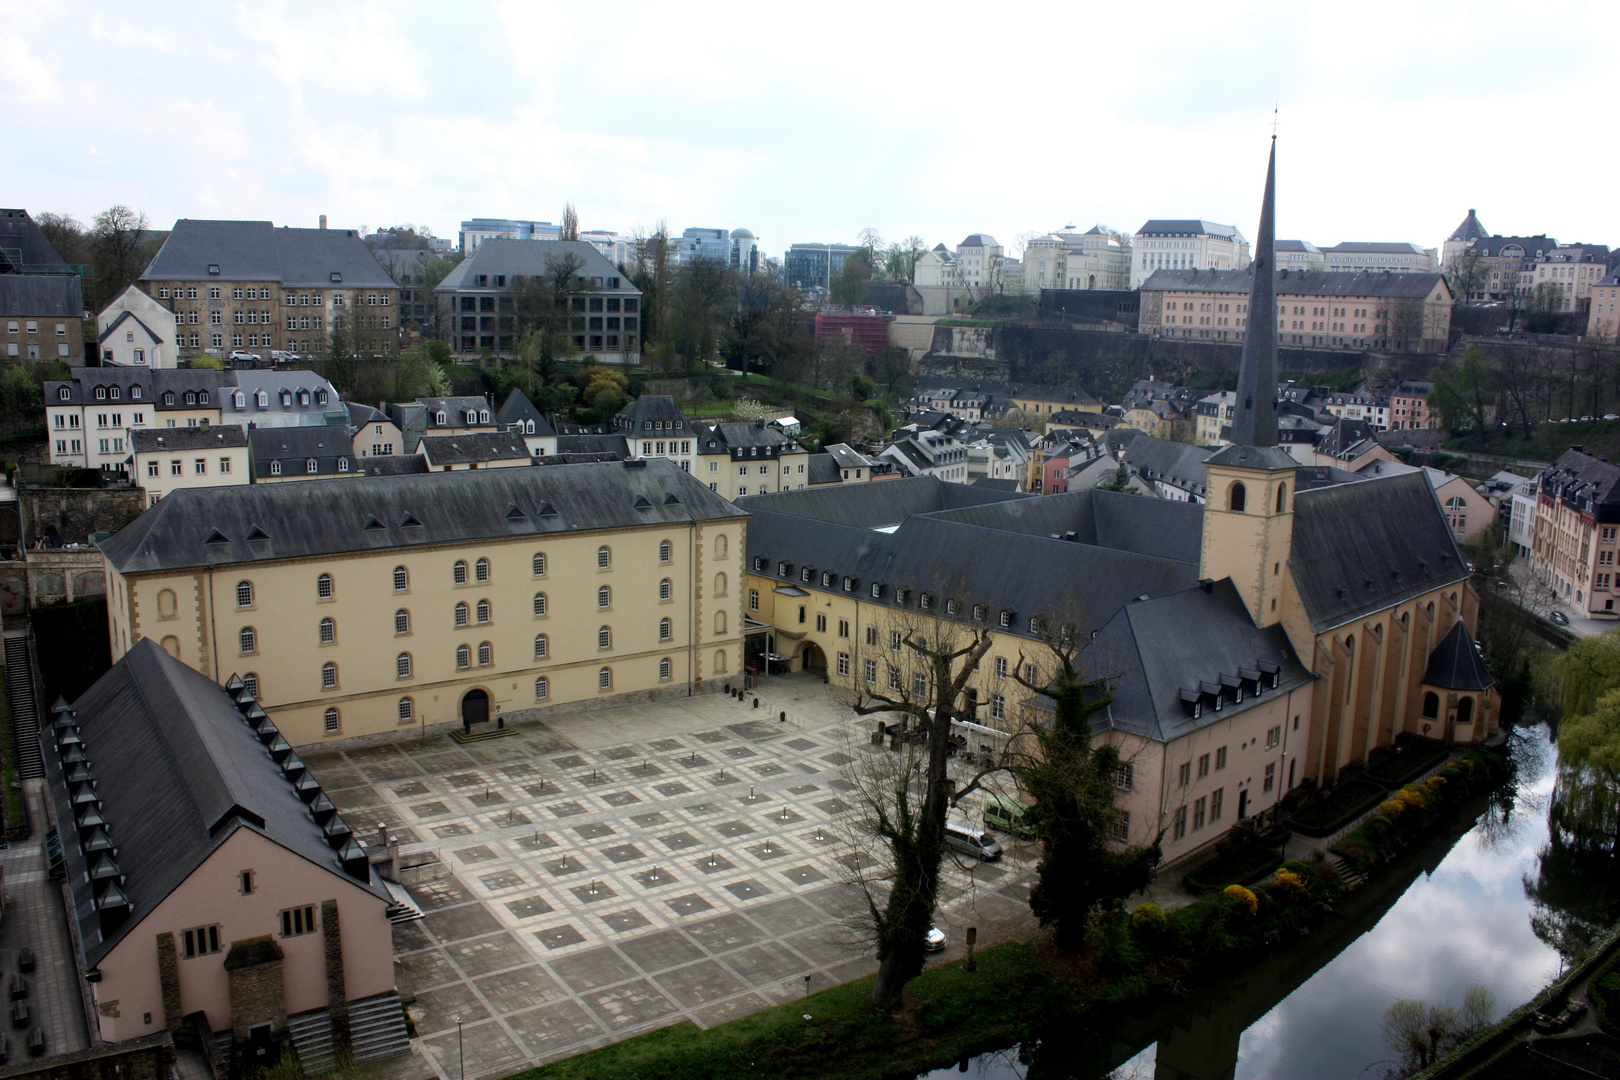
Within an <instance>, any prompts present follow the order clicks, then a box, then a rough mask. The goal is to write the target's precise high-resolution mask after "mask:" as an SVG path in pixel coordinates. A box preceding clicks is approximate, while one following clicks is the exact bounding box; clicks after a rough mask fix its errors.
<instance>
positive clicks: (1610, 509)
mask: <svg viewBox="0 0 1620 1080" xmlns="http://www.w3.org/2000/svg"><path fill="white" fill-rule="evenodd" d="M1532 496H1533V499H1534V514H1533V517H1531V518H1530V520H1529V521H1528V522H1527V523H1525V522H1523V521H1522V519H1523V517H1524V516H1525V514H1524V511H1525V510H1528V509H1529V508H1528V507H1525V508H1522V509H1521V508H1520V507H1519V506H1518V504H1519V501H1520V498H1521V496H1520V495H1515V496H1514V499H1513V501H1514V504H1515V510H1514V516H1513V517H1514V519H1513V527H1514V528H1515V529H1516V530H1517V531H1518V533H1519V536H1520V538H1521V540H1520V542H1521V543H1522V537H1523V532H1524V529H1523V524H1528V526H1529V534H1530V535H1529V545H1528V547H1529V556H1530V566H1531V569H1532V570H1533V571H1534V572H1535V574H1536V575H1537V577H1539V578H1540V579H1541V581H1542V583H1543V584H1545V585H1547V586H1548V587H1549V588H1551V589H1552V591H1553V592H1554V593H1556V594H1557V596H1558V598H1559V600H1560V601H1561V602H1563V603H1564V604H1567V605H1569V606H1570V607H1572V608H1574V609H1575V610H1576V611H1579V612H1582V613H1584V614H1586V615H1588V616H1590V617H1593V618H1615V617H1620V616H1617V615H1616V608H1615V602H1616V600H1617V599H1620V580H1617V578H1616V575H1617V574H1620V466H1616V465H1612V464H1610V463H1609V462H1608V461H1605V460H1604V459H1603V458H1600V457H1598V456H1596V455H1594V454H1589V453H1587V452H1586V450H1585V448H1583V447H1580V446H1573V447H1570V449H1568V450H1566V451H1565V452H1564V453H1563V455H1562V456H1560V457H1559V459H1558V460H1557V461H1556V462H1554V463H1553V465H1552V467H1551V468H1550V469H1546V470H1544V471H1543V472H1542V474H1541V476H1540V477H1539V478H1538V479H1537V481H1536V482H1535V483H1534V486H1533V488H1532V489H1531V491H1529V492H1526V493H1524V495H1523V496H1522V497H1524V498H1525V499H1526V500H1527V501H1528V500H1529V498H1531V497H1532Z"/></svg>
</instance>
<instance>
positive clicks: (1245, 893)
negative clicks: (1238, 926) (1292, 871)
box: [1221, 875, 1292, 915]
mask: <svg viewBox="0 0 1620 1080" xmlns="http://www.w3.org/2000/svg"><path fill="white" fill-rule="evenodd" d="M1290 876H1292V875H1290ZM1221 892H1223V893H1224V894H1226V895H1227V896H1230V897H1231V898H1232V901H1233V903H1235V904H1237V905H1238V906H1239V907H1241V908H1243V910H1245V911H1247V912H1248V913H1249V914H1250V915H1253V914H1254V913H1255V912H1257V911H1259V910H1260V898H1259V897H1257V896H1255V895H1254V893H1252V892H1250V891H1249V890H1248V889H1245V888H1244V887H1243V886H1241V885H1228V886H1227V887H1226V888H1224V889H1222V890H1221Z"/></svg>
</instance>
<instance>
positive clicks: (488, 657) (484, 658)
mask: <svg viewBox="0 0 1620 1080" xmlns="http://www.w3.org/2000/svg"><path fill="white" fill-rule="evenodd" d="M494 662H495V649H494V647H493V646H491V645H490V643H489V642H487V641H480V642H479V643H478V666H479V667H488V666H489V665H491V664H493V663H494Z"/></svg>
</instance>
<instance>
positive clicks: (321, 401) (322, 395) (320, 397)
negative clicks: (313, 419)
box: [315, 390, 326, 405]
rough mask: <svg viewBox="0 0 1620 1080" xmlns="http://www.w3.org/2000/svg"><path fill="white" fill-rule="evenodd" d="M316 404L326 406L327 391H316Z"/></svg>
mask: <svg viewBox="0 0 1620 1080" xmlns="http://www.w3.org/2000/svg"><path fill="white" fill-rule="evenodd" d="M315 404H317V405H325V404H326V391H325V390H317V391H315Z"/></svg>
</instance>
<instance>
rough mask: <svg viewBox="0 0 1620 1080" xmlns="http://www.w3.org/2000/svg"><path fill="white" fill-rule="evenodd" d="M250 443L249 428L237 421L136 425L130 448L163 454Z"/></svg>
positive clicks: (240, 445) (232, 447)
mask: <svg viewBox="0 0 1620 1080" xmlns="http://www.w3.org/2000/svg"><path fill="white" fill-rule="evenodd" d="M247 444H248V432H247V428H245V427H241V426H240V425H237V424H214V425H212V426H210V427H172V428H135V429H134V430H132V431H131V432H130V433H129V448H130V449H131V450H132V451H134V452H135V453H137V454H151V453H162V452H163V451H165V450H173V451H176V452H180V451H186V450H230V449H235V448H237V447H243V446H246V445H247Z"/></svg>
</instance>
